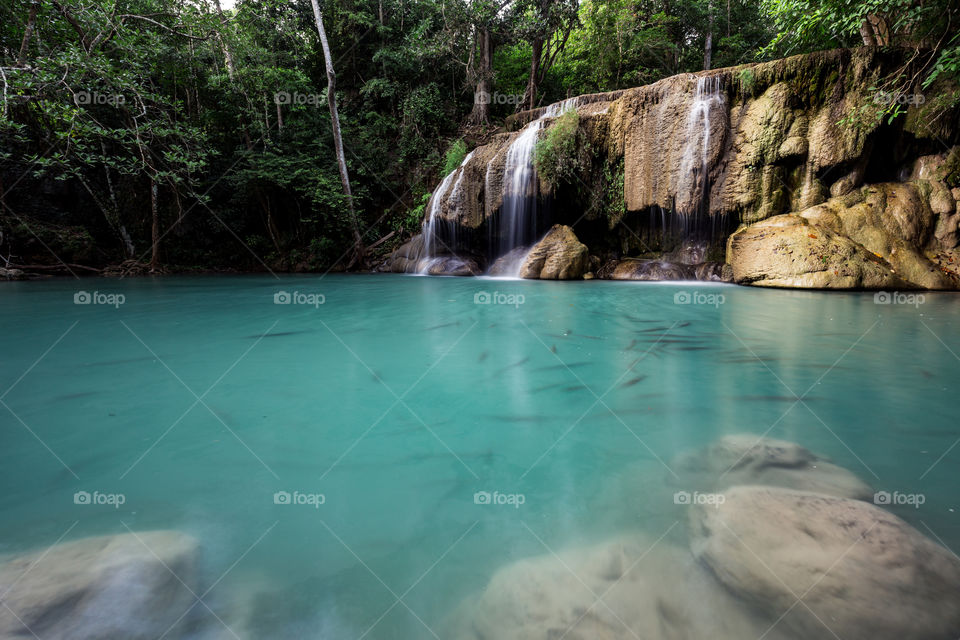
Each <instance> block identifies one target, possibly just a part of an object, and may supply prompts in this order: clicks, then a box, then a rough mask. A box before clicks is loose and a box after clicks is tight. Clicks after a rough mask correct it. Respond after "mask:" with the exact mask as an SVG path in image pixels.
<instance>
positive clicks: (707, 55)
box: [703, 0, 713, 71]
mask: <svg viewBox="0 0 960 640" xmlns="http://www.w3.org/2000/svg"><path fill="white" fill-rule="evenodd" d="M707 24H708V25H709V26H708V27H707V38H706V43H705V44H704V47H703V70H704V71H709V70H710V64H711V63H712V62H713V0H710V2H709V3H708V4H707Z"/></svg>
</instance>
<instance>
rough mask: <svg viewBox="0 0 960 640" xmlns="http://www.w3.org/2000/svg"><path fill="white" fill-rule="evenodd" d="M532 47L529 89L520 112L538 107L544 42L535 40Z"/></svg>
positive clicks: (521, 104)
mask: <svg viewBox="0 0 960 640" xmlns="http://www.w3.org/2000/svg"><path fill="white" fill-rule="evenodd" d="M530 47H531V49H532V51H533V53H532V55H531V56H530V79H529V80H528V81H527V88H526V90H524V92H523V100H521V101H520V111H523V110H524V109H533V108H534V107H535V106H537V87H538V85H539V83H540V57H541V56H542V55H543V40H542V39H540V38H535V39H534V40H533V41H532V42H531V43H530Z"/></svg>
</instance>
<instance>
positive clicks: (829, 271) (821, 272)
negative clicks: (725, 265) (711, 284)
mask: <svg viewBox="0 0 960 640" xmlns="http://www.w3.org/2000/svg"><path fill="white" fill-rule="evenodd" d="M727 262H729V263H730V265H731V266H732V267H733V279H734V281H735V282H737V283H739V284H752V285H759V286H764V287H800V288H812V289H856V288H865V289H885V288H894V289H900V288H904V287H908V286H909V284H908V283H907V282H906V281H905V280H904V279H903V278H901V277H900V276H899V275H898V274H897V273H896V272H895V271H894V270H893V268H892V267H891V265H890V264H889V263H887V261H885V260H884V259H882V258H881V257H879V256H877V255H875V254H873V253H870V252H869V251H867V250H866V249H865V248H863V247H862V246H861V245H859V244H857V243H856V242H854V241H853V240H851V239H850V238H848V237H847V236H845V235H843V234H840V233H837V232H835V231H833V230H832V229H830V228H827V227H824V226H820V225H814V224H810V222H809V221H808V220H807V219H806V218H803V217H801V216H797V215H789V214H788V215H780V216H774V217H772V218H767V219H766V220H763V221H761V222H758V223H756V224H753V225H750V226H749V227H745V228H743V229H740V230H739V231H737V232H736V233H734V234H733V235H732V236H730V238H729V239H728V240H727Z"/></svg>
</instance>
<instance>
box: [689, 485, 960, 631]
mask: <svg viewBox="0 0 960 640" xmlns="http://www.w3.org/2000/svg"><path fill="white" fill-rule="evenodd" d="M723 495H724V500H723V501H722V502H721V503H719V504H714V505H709V506H707V505H702V506H695V507H693V509H692V510H691V513H690V516H691V546H692V548H693V551H694V553H695V555H696V556H697V557H698V558H699V559H700V560H701V561H703V562H704V563H705V564H706V565H707V566H708V567H709V568H710V569H711V570H712V571H713V573H714V575H715V576H716V577H717V578H718V579H719V580H720V581H721V582H722V583H723V584H724V585H725V586H726V587H727V588H728V589H729V590H730V591H731V592H732V593H734V594H736V595H738V596H740V597H742V598H743V599H745V600H746V601H747V602H749V603H750V604H751V605H753V606H754V607H755V608H756V609H757V610H758V611H763V612H766V613H767V614H768V615H770V616H772V617H773V618H774V619H779V621H778V622H777V623H776V628H780V629H784V630H788V631H789V632H790V633H791V636H792V637H795V638H833V637H839V638H843V639H844V640H888V639H889V640H901V639H902V638H911V640H955V639H956V638H957V637H960V560H958V559H957V557H956V556H954V555H953V554H952V553H950V552H949V551H947V550H946V549H945V548H943V547H941V546H940V545H938V544H936V543H934V542H933V541H931V540H929V539H928V538H926V537H925V536H923V535H922V534H921V533H920V532H919V531H917V530H916V529H914V528H913V527H911V526H910V525H909V524H907V523H906V522H904V521H903V520H901V519H900V518H898V517H896V516H894V515H893V514H891V513H888V512H886V511H884V510H882V509H880V508H878V507H875V506H873V505H871V504H868V503H866V502H861V501H858V500H848V499H845V498H838V497H834V496H826V495H822V494H816V493H809V492H803V491H791V490H788V489H778V488H772V487H734V488H733V489H730V490H729V491H727V492H726V493H725V494H723Z"/></svg>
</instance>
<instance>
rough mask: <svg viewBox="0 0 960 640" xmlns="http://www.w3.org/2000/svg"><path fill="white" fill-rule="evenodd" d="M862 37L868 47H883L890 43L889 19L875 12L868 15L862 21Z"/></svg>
mask: <svg viewBox="0 0 960 640" xmlns="http://www.w3.org/2000/svg"><path fill="white" fill-rule="evenodd" d="M860 37H861V38H863V44H864V46H867V47H876V46H881V47H882V46H884V45H888V44H890V30H889V28H888V27H887V21H886V20H885V19H884V18H883V17H882V16H878V15H877V14H875V13H871V14H869V15H867V17H866V18H864V19H863V21H862V22H861V23H860ZM901 44H902V43H901Z"/></svg>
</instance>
